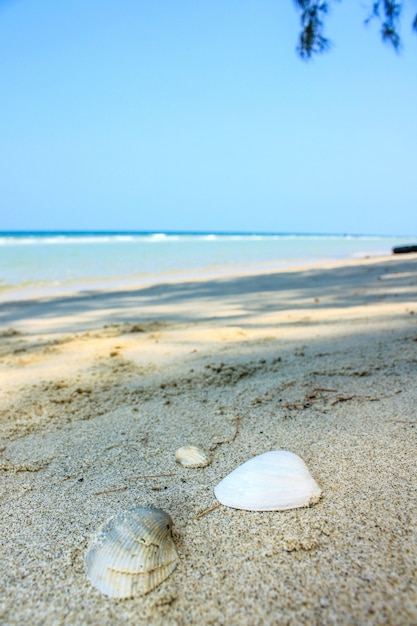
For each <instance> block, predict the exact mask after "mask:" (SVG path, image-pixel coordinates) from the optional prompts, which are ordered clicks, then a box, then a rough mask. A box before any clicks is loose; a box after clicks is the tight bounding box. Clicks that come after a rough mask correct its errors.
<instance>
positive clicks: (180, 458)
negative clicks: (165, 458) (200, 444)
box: [175, 446, 210, 467]
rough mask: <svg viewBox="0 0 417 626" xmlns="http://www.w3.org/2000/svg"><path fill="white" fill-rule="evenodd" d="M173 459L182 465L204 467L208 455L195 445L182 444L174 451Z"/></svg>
mask: <svg viewBox="0 0 417 626" xmlns="http://www.w3.org/2000/svg"><path fill="white" fill-rule="evenodd" d="M175 460H176V461H177V462H178V463H181V465H184V467H206V465H208V464H209V463H210V459H209V457H208V456H207V455H206V454H205V453H204V452H203V450H201V449H200V448H196V447H195V446H184V447H183V448H179V449H178V450H177V451H176V453H175Z"/></svg>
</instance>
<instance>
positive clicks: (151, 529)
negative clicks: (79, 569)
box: [85, 506, 178, 598]
mask: <svg viewBox="0 0 417 626" xmlns="http://www.w3.org/2000/svg"><path fill="white" fill-rule="evenodd" d="M171 527H172V520H171V518H170V516H169V515H168V513H165V511H162V509H154V508H153V507H150V506H143V507H136V508H134V509H131V510H130V511H124V512H123V513H120V515H118V516H117V517H114V518H113V519H111V520H109V521H108V522H107V523H106V524H105V525H104V527H103V528H102V530H101V531H100V532H99V533H98V534H97V535H96V536H95V538H94V539H93V540H92V542H91V544H90V546H89V548H88V550H87V554H86V557H85V563H86V570H87V576H88V578H89V579H90V581H91V583H92V584H93V585H94V587H96V588H97V589H98V590H99V591H101V593H104V594H105V595H106V596H110V597H111V598H132V597H133V596H141V595H145V594H146V593H148V592H149V591H151V590H152V589H153V588H154V587H157V586H158V585H159V584H160V583H161V582H162V581H163V580H165V578H167V576H169V575H170V573H171V572H172V571H173V570H174V569H175V567H176V565H177V559H178V555H177V552H176V550H175V545H174V542H173V540H172V536H171Z"/></svg>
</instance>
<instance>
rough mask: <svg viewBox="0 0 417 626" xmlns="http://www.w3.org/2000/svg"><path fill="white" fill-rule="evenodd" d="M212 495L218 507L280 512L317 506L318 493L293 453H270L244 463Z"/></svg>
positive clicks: (307, 473) (302, 462)
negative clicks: (219, 504) (219, 505)
mask: <svg viewBox="0 0 417 626" xmlns="http://www.w3.org/2000/svg"><path fill="white" fill-rule="evenodd" d="M214 493H215V495H216V498H217V500H218V501H219V502H221V504H224V505H226V506H230V507H232V508H234V509H245V510H247V511H284V510H286V509H297V508H299V507H303V506H310V505H311V504H315V503H316V502H318V500H319V499H320V496H321V489H320V487H319V486H318V484H317V483H316V481H315V480H314V478H313V477H312V476H311V474H310V472H309V471H308V468H307V466H306V464H305V463H304V461H303V460H302V459H300V457H299V456H297V455H296V454H294V453H293V452H288V451H287V450H273V451H272V452H265V453H264V454H259V455H258V456H255V457H254V458H253V459H250V460H249V461H246V463H243V465H240V467H238V468H236V469H235V470H233V472H231V473H230V474H228V476H226V478H224V479H223V480H222V481H221V482H220V483H219V484H218V485H217V486H216V487H215V488H214Z"/></svg>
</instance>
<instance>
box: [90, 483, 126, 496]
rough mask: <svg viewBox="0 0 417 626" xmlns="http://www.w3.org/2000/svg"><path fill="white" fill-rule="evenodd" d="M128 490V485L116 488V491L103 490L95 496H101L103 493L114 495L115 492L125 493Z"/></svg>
mask: <svg viewBox="0 0 417 626" xmlns="http://www.w3.org/2000/svg"><path fill="white" fill-rule="evenodd" d="M127 488H128V485H123V487H115V488H114V489H103V491H95V492H94V495H95V496H101V495H102V494H103V493H113V492H114V491H124V490H125V489H127Z"/></svg>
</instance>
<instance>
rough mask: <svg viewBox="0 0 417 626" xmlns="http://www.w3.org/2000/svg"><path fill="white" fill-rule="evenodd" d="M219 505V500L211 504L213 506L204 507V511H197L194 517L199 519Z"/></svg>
mask: <svg viewBox="0 0 417 626" xmlns="http://www.w3.org/2000/svg"><path fill="white" fill-rule="evenodd" d="M219 506H220V502H217V503H216V504H213V506H211V507H210V508H208V509H204V511H201V513H197V515H196V516H195V519H201V518H202V517H204V515H207V513H211V512H212V511H214V510H215V509H218V508H219Z"/></svg>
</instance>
